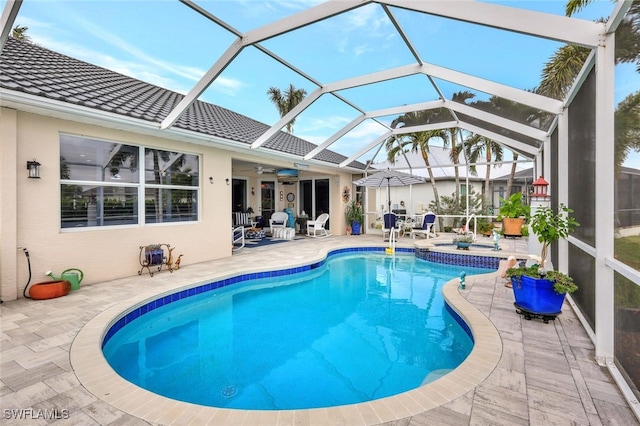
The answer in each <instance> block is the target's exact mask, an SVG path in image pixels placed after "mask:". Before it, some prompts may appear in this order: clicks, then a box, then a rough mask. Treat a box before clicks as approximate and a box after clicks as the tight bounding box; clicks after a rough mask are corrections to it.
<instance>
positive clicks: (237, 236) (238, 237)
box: [231, 226, 244, 250]
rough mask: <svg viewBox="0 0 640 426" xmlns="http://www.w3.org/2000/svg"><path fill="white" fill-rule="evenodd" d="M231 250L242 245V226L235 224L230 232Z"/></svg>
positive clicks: (237, 248) (238, 248)
mask: <svg viewBox="0 0 640 426" xmlns="http://www.w3.org/2000/svg"><path fill="white" fill-rule="evenodd" d="M231 235H232V242H231V246H232V248H233V250H240V249H241V248H242V247H244V226H236V227H235V228H233V231H232V232H231Z"/></svg>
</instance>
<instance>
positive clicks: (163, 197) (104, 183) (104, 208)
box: [60, 135, 200, 228]
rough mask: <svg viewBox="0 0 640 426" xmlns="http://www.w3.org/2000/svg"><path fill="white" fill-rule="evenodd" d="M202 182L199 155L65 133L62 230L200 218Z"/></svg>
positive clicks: (61, 141) (61, 204) (61, 179)
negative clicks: (199, 202)
mask: <svg viewBox="0 0 640 426" xmlns="http://www.w3.org/2000/svg"><path fill="white" fill-rule="evenodd" d="M199 180H200V178H199V157H198V156H197V155H194V154H185V153H181V152H173V151H164V150H159V149H152V148H144V147H139V146H134V145H126V144H122V143H117V142H110V141H101V140H95V139H90V138H85V137H79V136H72V135H61V136H60V211H61V215H60V216H61V224H60V225H61V228H83V227H94V226H117V225H144V224H150V223H163V222H188V221H197V220H198V200H199V193H200V187H199ZM140 200H144V203H143V205H141V204H142V203H141V202H140Z"/></svg>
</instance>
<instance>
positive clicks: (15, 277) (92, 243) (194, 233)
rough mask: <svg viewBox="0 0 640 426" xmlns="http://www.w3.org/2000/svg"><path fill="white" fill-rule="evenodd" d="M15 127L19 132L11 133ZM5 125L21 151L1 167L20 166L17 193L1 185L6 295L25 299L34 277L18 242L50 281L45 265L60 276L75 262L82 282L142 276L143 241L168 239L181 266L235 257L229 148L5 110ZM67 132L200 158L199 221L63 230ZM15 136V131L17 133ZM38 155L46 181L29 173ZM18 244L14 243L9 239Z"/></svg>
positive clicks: (7, 138) (5, 139)
mask: <svg viewBox="0 0 640 426" xmlns="http://www.w3.org/2000/svg"><path fill="white" fill-rule="evenodd" d="M13 128H15V129H16V130H15V132H12V131H11V129H13ZM0 129H2V145H3V151H5V152H6V151H7V150H9V149H10V148H9V147H12V146H13V147H15V152H16V155H15V156H14V157H11V156H3V157H2V158H3V160H2V165H3V169H4V168H5V167H7V168H11V166H12V164H17V165H18V167H13V169H14V170H15V172H14V176H13V178H14V179H15V190H14V191H11V189H10V188H11V185H10V184H9V182H7V185H4V183H5V182H6V181H4V180H3V188H6V189H7V190H6V191H3V196H2V198H3V200H2V205H3V210H4V211H3V215H2V217H3V224H2V225H3V226H2V228H1V231H0V232H1V236H2V240H3V244H2V250H3V264H2V299H3V300H12V299H15V298H16V297H18V296H20V297H21V296H22V289H23V287H24V286H25V285H26V283H27V281H28V278H29V277H28V267H27V266H28V265H27V261H26V257H25V255H24V252H23V250H21V249H17V248H18V247H26V248H27V249H28V251H29V253H30V260H31V268H32V279H31V282H40V281H47V280H49V278H48V277H46V276H45V274H44V272H45V271H47V270H52V271H54V273H60V272H61V271H62V270H64V269H66V268H70V267H75V268H79V269H81V270H82V271H84V273H85V281H84V282H83V285H84V284H91V283H94V282H101V281H108V280H111V279H114V278H119V277H123V276H130V275H134V274H137V271H138V270H139V269H140V264H139V261H138V254H139V246H141V245H147V244H152V243H169V244H171V246H172V247H176V249H175V251H174V255H177V254H184V256H183V259H182V262H183V265H184V264H188V263H196V262H202V261H204V260H209V259H215V258H220V257H223V256H229V255H230V252H231V244H230V243H229V244H226V243H222V242H227V241H229V242H230V241H231V236H230V232H231V231H230V227H229V226H228V225H229V222H230V217H229V216H230V214H229V212H230V208H229V206H230V204H231V193H230V191H229V187H228V186H227V185H226V183H225V179H226V178H228V177H230V176H231V155H230V152H228V151H224V150H220V149H215V148H209V147H205V146H199V145H194V144H186V143H181V142H177V141H172V140H167V139H161V138H157V137H150V136H145V135H140V134H135V133H130V132H124V131H119V130H113V129H109V128H106V127H100V126H93V125H88V124H80V123H75V122H72V121H65V120H60V119H54V118H49V117H43V116H39V115H35V114H29V113H23V112H16V111H13V110H8V109H4V108H3V109H2V115H1V117H0ZM61 132H65V133H70V134H78V135H86V136H90V137H94V138H97V139H107V140H113V141H118V142H123V143H130V144H134V145H145V146H150V147H157V148H162V149H172V150H182V151H185V152H191V153H195V154H199V155H201V182H202V183H201V201H200V212H199V221H197V222H194V223H186V222H183V223H172V224H156V225H145V226H122V227H113V226H110V227H103V228H82V229H79V230H76V229H71V230H69V229H65V230H62V229H61V227H60V166H59V163H60V160H59V159H60V142H59V134H60V133H61ZM12 133H14V134H15V137H13V138H12V137H11V134H12ZM3 153H4V152H3ZM34 158H35V159H37V160H38V162H40V163H41V164H42V166H41V168H40V176H41V179H29V178H27V170H26V162H27V161H28V160H31V159H34ZM14 159H17V160H15V161H14ZM21 165H24V166H21ZM3 175H4V176H3V178H4V179H8V180H11V178H12V176H11V173H3ZM205 176H206V179H205V178H204V177H205ZM209 176H211V177H213V181H214V183H213V184H210V183H209V180H208V177H209ZM11 206H15V212H16V214H15V218H16V219H15V227H14V226H12V224H11V223H10V222H11V221H12V219H11V217H10V216H11V215H7V214H6V211H7V210H8V209H11V208H12V207H11ZM222 224H224V225H225V226H221V225H222ZM12 229H15V231H14V230H12ZM5 238H6V239H5ZM12 241H15V244H11V242H12ZM5 256H7V257H5ZM12 260H14V261H13V262H12ZM12 264H13V265H15V266H13V265H12Z"/></svg>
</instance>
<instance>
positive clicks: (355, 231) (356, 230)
mask: <svg viewBox="0 0 640 426" xmlns="http://www.w3.org/2000/svg"><path fill="white" fill-rule="evenodd" d="M351 235H360V222H356V221H354V222H351Z"/></svg>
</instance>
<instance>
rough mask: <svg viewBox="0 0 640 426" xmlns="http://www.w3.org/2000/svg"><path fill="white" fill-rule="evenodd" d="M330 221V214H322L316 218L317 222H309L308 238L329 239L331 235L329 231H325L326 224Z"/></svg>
mask: <svg viewBox="0 0 640 426" xmlns="http://www.w3.org/2000/svg"><path fill="white" fill-rule="evenodd" d="M327 220H329V214H327V213H322V214H321V215H320V216H318V217H317V218H316V220H308V221H307V236H309V237H314V238H315V237H328V236H329V235H331V233H330V232H329V231H327V230H326V229H325V227H324V226H325V224H326V223H327Z"/></svg>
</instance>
